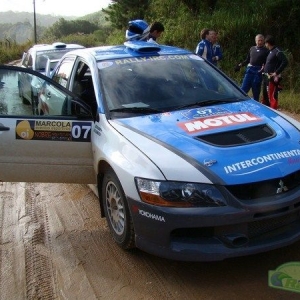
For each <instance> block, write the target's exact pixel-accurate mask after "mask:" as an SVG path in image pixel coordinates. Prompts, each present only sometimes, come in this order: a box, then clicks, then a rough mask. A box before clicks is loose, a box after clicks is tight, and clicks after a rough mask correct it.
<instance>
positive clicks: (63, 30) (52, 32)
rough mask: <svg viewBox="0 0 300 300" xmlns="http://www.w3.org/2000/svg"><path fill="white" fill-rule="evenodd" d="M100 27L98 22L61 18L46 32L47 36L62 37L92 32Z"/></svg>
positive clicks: (45, 35)
mask: <svg viewBox="0 0 300 300" xmlns="http://www.w3.org/2000/svg"><path fill="white" fill-rule="evenodd" d="M97 29H98V26H97V25H96V24H93V23H91V22H89V21H86V20H72V21H67V20H65V19H64V18H60V19H59V21H57V22H55V23H54V24H53V26H51V27H50V28H49V29H48V30H47V31H46V32H45V34H44V37H46V38H53V39H61V38H62V37H63V36H67V35H70V34H75V33H80V34H90V33H93V32H94V31H95V30H97Z"/></svg>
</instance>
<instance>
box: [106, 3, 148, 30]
mask: <svg viewBox="0 0 300 300" xmlns="http://www.w3.org/2000/svg"><path fill="white" fill-rule="evenodd" d="M111 2H112V4H110V5H109V6H108V8H107V9H102V11H103V12H105V13H106V14H107V17H106V20H108V21H110V22H111V24H112V26H113V27H114V28H116V29H120V30H121V29H124V28H126V27H127V25H128V21H130V20H134V19H144V18H145V14H146V11H147V9H148V7H149V4H150V2H151V1H150V0H112V1H111Z"/></svg>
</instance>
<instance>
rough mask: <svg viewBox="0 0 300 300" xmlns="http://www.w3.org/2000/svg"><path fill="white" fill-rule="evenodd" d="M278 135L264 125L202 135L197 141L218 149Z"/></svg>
mask: <svg viewBox="0 0 300 300" xmlns="http://www.w3.org/2000/svg"><path fill="white" fill-rule="evenodd" d="M275 135H276V133H275V131H274V130H273V129H272V128H270V127H269V126H268V125H266V124H263V125H259V126H253V127H248V128H241V129H238V130H232V131H226V132H220V133H214V134H208V135H201V136H197V137H195V139H197V140H200V141H202V142H205V143H208V144H211V145H213V146H218V147H233V146H240V145H246V144H252V143H256V142H261V141H264V140H267V139H271V138H273V137H274V136H275Z"/></svg>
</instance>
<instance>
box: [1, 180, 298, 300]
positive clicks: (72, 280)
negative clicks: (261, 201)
mask: <svg viewBox="0 0 300 300" xmlns="http://www.w3.org/2000/svg"><path fill="white" fill-rule="evenodd" d="M0 197H1V200H0V229H1V231H0V291H1V292H0V299H14V300H17V299H20V300H21V299H72V300H73V299H85V300H87V299H116V300H118V299H131V300H135V299H180V300H181V299H189V300H190V299H200V300H201V299H214V300H215V299H272V300H273V299H296V297H299V298H300V295H299V294H297V293H293V292H288V291H282V290H278V289H274V288H270V287H268V271H269V270H274V269H276V268H277V267H278V266H279V265H281V264H283V263H286V262H290V261H300V253H299V246H300V243H297V244H294V245H293V246H290V247H286V248H283V249H279V250H275V251H272V252H269V253H265V254H260V255H255V256H250V257H246V258H238V259H230V260H227V261H223V262H216V263H186V262H185V263H183V262H174V261H169V260H165V259H161V258H158V257H154V256H151V255H149V254H146V253H144V252H142V251H139V250H135V251H133V252H124V251H123V250H121V249H119V248H118V247H117V246H116V245H115V244H114V243H113V242H112V239H111V237H110V234H109V231H108V228H107V226H106V222H105V220H104V219H100V217H99V216H100V210H99V205H98V200H97V198H96V196H95V195H94V194H93V192H92V191H91V190H90V189H89V188H88V187H87V186H85V185H67V184H40V183H39V184H37V183H0Z"/></svg>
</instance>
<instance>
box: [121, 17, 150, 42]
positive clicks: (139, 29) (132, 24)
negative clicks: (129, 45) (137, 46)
mask: <svg viewBox="0 0 300 300" xmlns="http://www.w3.org/2000/svg"><path fill="white" fill-rule="evenodd" d="M149 32H150V26H149V25H148V24H147V22H145V21H144V20H133V21H129V22H128V29H127V30H126V40H127V41H137V40H139V41H143V40H146V39H147V37H148V35H149Z"/></svg>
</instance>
